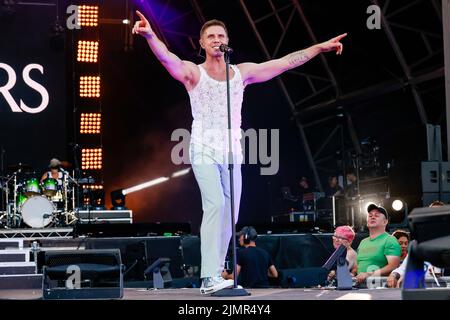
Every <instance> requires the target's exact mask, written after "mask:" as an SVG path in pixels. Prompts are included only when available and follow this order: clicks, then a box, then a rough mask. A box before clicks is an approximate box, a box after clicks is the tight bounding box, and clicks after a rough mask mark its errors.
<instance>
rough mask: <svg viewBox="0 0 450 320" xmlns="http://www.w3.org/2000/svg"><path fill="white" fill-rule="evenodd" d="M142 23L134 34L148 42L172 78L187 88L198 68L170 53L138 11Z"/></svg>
mask: <svg viewBox="0 0 450 320" xmlns="http://www.w3.org/2000/svg"><path fill="white" fill-rule="evenodd" d="M136 14H137V15H138V16H139V18H140V21H137V22H136V23H135V24H134V27H133V30H132V33H133V34H140V35H141V36H143V37H144V38H145V39H146V40H147V43H148V45H149V46H150V49H151V50H152V51H153V53H154V54H155V56H156V58H157V59H158V60H159V61H160V62H161V63H162V65H163V66H164V67H165V68H166V69H167V71H168V72H169V73H170V75H171V76H172V77H174V78H175V79H176V80H178V81H180V82H182V83H183V84H184V85H185V86H186V87H187V88H189V86H190V85H191V82H192V81H193V80H194V78H195V72H196V68H197V66H196V65H195V64H194V63H192V62H190V61H184V60H181V59H180V58H178V57H177V56H176V55H175V54H173V53H172V52H170V51H169V50H168V49H167V47H166V45H165V44H164V43H163V42H162V41H161V40H159V39H158V37H157V36H156V34H155V32H154V31H153V29H152V27H151V26H150V23H149V22H148V20H147V19H146V18H145V17H144V15H143V14H142V13H140V12H139V11H136Z"/></svg>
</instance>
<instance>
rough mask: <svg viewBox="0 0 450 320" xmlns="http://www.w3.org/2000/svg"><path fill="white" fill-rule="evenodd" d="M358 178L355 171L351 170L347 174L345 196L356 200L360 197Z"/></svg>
mask: <svg viewBox="0 0 450 320" xmlns="http://www.w3.org/2000/svg"><path fill="white" fill-rule="evenodd" d="M358 193H359V191H358V177H357V176H356V173H355V171H353V170H351V171H349V172H348V173H347V187H346V188H345V196H346V197H347V198H354V197H357V196H358Z"/></svg>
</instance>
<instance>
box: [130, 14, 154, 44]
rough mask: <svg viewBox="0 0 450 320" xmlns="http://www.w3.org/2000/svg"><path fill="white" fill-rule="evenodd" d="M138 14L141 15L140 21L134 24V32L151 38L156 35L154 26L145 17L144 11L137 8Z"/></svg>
mask: <svg viewBox="0 0 450 320" xmlns="http://www.w3.org/2000/svg"><path fill="white" fill-rule="evenodd" d="M136 14H137V15H138V16H139V19H141V20H139V21H136V23H135V24H134V27H133V30H132V31H131V32H132V33H133V34H140V35H141V36H143V37H145V38H149V37H150V38H151V37H153V36H154V35H155V33H154V32H153V30H152V27H151V26H150V23H149V22H148V20H147V19H146V18H145V17H144V15H143V14H142V13H140V12H139V11H137V10H136Z"/></svg>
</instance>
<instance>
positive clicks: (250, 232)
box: [236, 227, 258, 241]
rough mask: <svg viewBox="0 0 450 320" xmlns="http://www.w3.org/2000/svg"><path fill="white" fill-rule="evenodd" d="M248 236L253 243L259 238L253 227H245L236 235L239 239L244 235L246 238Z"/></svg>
mask: <svg viewBox="0 0 450 320" xmlns="http://www.w3.org/2000/svg"><path fill="white" fill-rule="evenodd" d="M246 234H247V236H248V239H249V240H251V241H254V240H255V239H256V237H257V236H258V233H257V232H256V230H255V228H253V227H243V228H242V230H241V231H239V232H238V233H237V234H236V235H237V236H239V237H240V236H242V235H243V236H244V237H245V235H246Z"/></svg>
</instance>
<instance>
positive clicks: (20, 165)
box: [8, 162, 33, 172]
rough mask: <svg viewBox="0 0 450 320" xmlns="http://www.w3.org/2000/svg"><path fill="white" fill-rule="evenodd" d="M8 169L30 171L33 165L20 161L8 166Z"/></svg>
mask: <svg viewBox="0 0 450 320" xmlns="http://www.w3.org/2000/svg"><path fill="white" fill-rule="evenodd" d="M8 170H9V171H13V172H17V171H21V172H29V171H33V167H32V166H30V165H29V164H25V163H20V162H19V163H18V164H12V165H10V166H8Z"/></svg>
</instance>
